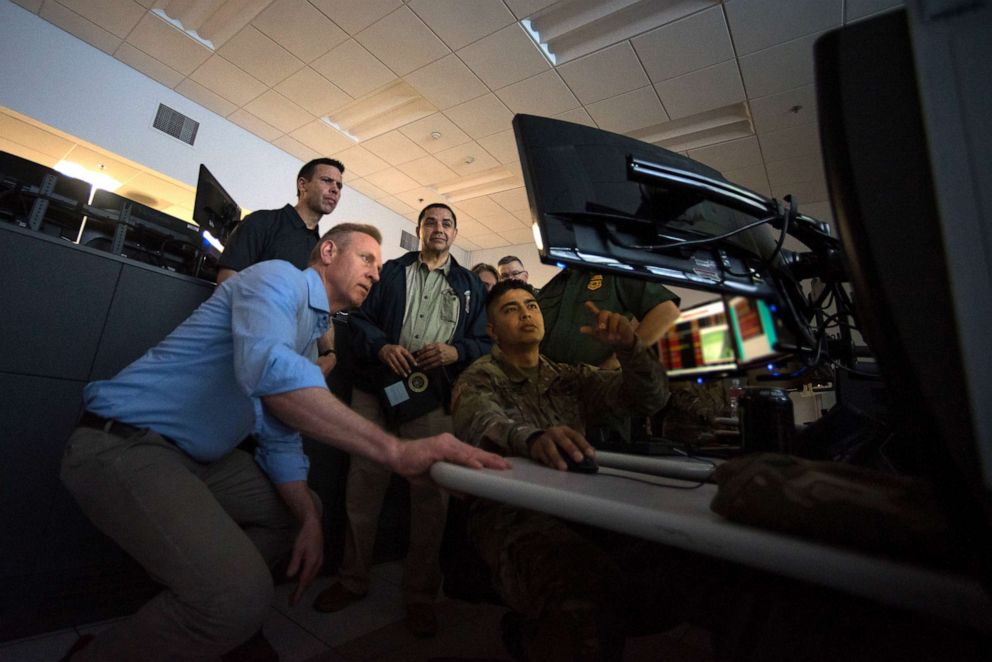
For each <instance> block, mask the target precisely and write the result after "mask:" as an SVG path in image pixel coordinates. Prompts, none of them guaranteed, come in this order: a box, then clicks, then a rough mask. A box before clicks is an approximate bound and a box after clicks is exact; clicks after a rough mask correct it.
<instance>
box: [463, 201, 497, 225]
mask: <svg viewBox="0 0 992 662" xmlns="http://www.w3.org/2000/svg"><path fill="white" fill-rule="evenodd" d="M458 208H459V209H461V210H463V211H464V212H465V213H466V214H468V215H470V216H471V217H472V218H474V219H477V220H478V219H481V218H482V217H484V216H500V215H502V214H505V213H506V210H505V209H503V208H502V207H500V206H499V205H498V204H496V203H495V202H493V201H492V200H490V199H489V197H488V196H481V197H478V198H470V199H468V200H462V201H461V202H459V203H458ZM487 227H488V226H487ZM490 229H492V228H490Z"/></svg>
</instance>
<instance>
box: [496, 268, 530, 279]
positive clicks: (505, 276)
mask: <svg viewBox="0 0 992 662" xmlns="http://www.w3.org/2000/svg"><path fill="white" fill-rule="evenodd" d="M526 275H527V271H526V270H524V269H521V270H520V271H509V272H507V273H505V274H500V276H499V279H500V280H510V279H511V278H518V279H519V278H520V277H521V276H526Z"/></svg>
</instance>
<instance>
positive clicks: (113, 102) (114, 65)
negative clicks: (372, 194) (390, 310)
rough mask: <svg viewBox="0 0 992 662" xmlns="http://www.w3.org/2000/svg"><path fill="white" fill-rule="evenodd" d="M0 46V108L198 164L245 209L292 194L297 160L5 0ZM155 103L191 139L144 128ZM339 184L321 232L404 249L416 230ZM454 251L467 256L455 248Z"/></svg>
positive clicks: (181, 170) (179, 171) (115, 146)
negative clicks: (342, 226) (402, 243)
mask: <svg viewBox="0 0 992 662" xmlns="http://www.w3.org/2000/svg"><path fill="white" fill-rule="evenodd" d="M0 44H2V46H0V50H2V55H0V105H3V106H6V107H7V108H10V109H12V110H15V111H17V112H19V113H22V114H24V115H28V116H29V117H33V118H34V119H36V120H38V121H40V122H44V123H45V124H48V125H50V126H53V127H55V128H57V129H60V130H62V131H64V132H66V133H68V134H70V135H73V136H76V137H78V138H81V139H82V140H85V141H88V142H91V143H94V144H96V145H99V146H100V147H102V148H104V149H107V150H109V151H111V152H114V153H117V154H119V155H121V156H123V157H125V158H127V159H130V160H132V161H136V162H138V163H141V164H143V165H145V166H147V167H148V168H151V169H152V170H156V171H158V172H160V173H162V174H164V175H167V176H169V177H171V178H173V179H176V180H179V181H181V182H185V183H187V184H189V185H191V186H195V185H196V178H197V174H198V171H199V165H200V163H204V164H206V165H207V167H208V168H209V169H210V171H211V172H212V173H213V174H214V175H215V176H216V177H217V179H218V180H219V181H220V182H221V184H222V185H223V186H224V188H225V189H227V191H228V192H229V193H230V194H231V196H232V197H233V198H234V199H235V200H237V202H238V203H239V204H240V205H241V206H242V207H244V208H246V209H252V210H254V209H268V208H274V207H281V206H282V205H284V204H285V203H287V202H292V201H294V197H293V191H294V184H293V182H294V179H295V177H296V173H297V172H298V171H299V169H300V166H301V165H302V162H301V161H300V160H299V159H297V158H296V157H294V156H292V155H290V154H287V153H286V152H283V151H282V150H280V149H278V148H276V147H274V146H273V145H271V144H269V143H267V142H265V141H263V140H261V139H260V138H258V137H256V136H255V135H253V134H251V133H250V132H248V131H246V130H244V129H242V128H241V127H240V126H238V125H236V124H234V123H233V122H229V121H228V120H226V119H224V118H223V117H221V116H219V115H216V114H215V113H213V112H212V111H210V110H207V109H206V108H203V107H202V106H200V105H198V104H196V103H194V102H192V101H190V100H189V99H187V98H186V97H184V96H182V95H180V94H178V93H177V92H174V91H173V90H170V89H169V88H167V87H165V86H164V85H161V84H160V83H158V82H157V81H154V80H152V79H151V78H148V77H147V76H145V75H144V74H141V73H139V72H138V71H136V70H134V69H132V68H131V67H129V66H127V65H126V64H124V63H123V62H120V61H118V60H116V59H114V58H113V57H111V56H110V55H107V54H106V53H104V52H102V51H100V50H99V49H97V48H94V47H93V46H90V45H89V44H87V43H85V42H83V41H81V40H79V39H77V38H76V37H74V36H72V35H70V34H68V33H66V32H63V31H62V30H60V29H59V28H57V27H55V26H54V25H52V24H51V23H48V22H47V21H45V20H43V19H41V18H39V17H38V16H36V15H35V14H32V13H30V12H28V11H25V10H24V9H23V8H21V7H19V6H17V5H15V4H13V3H12V2H10V1H9V0H0ZM159 103H164V104H166V105H167V106H169V107H171V108H174V109H175V110H178V111H179V112H181V113H183V114H184V115H188V116H190V117H192V118H193V119H195V120H196V121H198V122H200V128H199V131H198V133H197V137H196V145H195V146H189V145H186V144H185V143H182V142H180V141H178V140H176V139H174V138H172V137H170V136H168V135H166V134H164V133H162V132H161V131H158V130H156V129H153V128H152V127H151V124H152V120H153V119H154V117H155V112H156V110H157V108H158V105H159ZM329 156H334V155H333V154H330V155H329ZM347 166H348V164H347V163H345V168H346V169H347ZM347 183H348V175H347V172H346V173H345V186H346V190H345V194H344V195H343V196H342V199H341V203H340V204H339V205H338V208H337V210H336V211H335V212H334V214H332V215H331V216H329V217H325V218H324V220H323V222H322V223H321V229H323V230H326V229H327V228H328V227H330V226H331V225H334V224H336V223H341V222H344V221H356V222H363V223H372V224H374V225H376V226H377V227H378V228H379V229H380V230H381V231H382V234H383V258H385V259H388V258H391V257H396V256H398V255H400V254H402V253H403V250H402V249H401V248H400V247H399V240H400V231H401V230H406V231H408V232H411V233H415V232H416V225H415V224H414V223H412V222H411V221H409V220H408V219H406V218H404V217H402V216H400V215H399V214H397V213H395V212H393V211H391V210H389V209H387V208H386V207H383V206H382V205H380V204H378V203H377V202H375V201H373V200H371V199H369V198H367V197H365V196H364V195H362V194H361V193H359V192H358V191H355V190H351V189H347ZM453 253H454V254H455V257H456V259H458V260H460V261H462V262H466V261H468V259H467V253H466V252H465V251H463V250H461V249H460V248H455V249H454V250H453Z"/></svg>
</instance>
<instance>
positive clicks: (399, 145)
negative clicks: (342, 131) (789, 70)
mask: <svg viewBox="0 0 992 662" xmlns="http://www.w3.org/2000/svg"><path fill="white" fill-rule="evenodd" d="M362 147H364V148H365V149H367V150H368V151H370V152H372V153H373V154H375V155H376V156H378V157H379V158H381V159H385V160H386V161H388V162H389V163H391V164H392V165H398V164H400V163H406V162H407V161H412V160H414V159H419V158H421V157H424V156H427V152H425V151H424V150H423V149H421V148H420V146H418V145H417V143H415V142H413V141H412V140H410V139H409V138H407V137H406V136H405V135H403V134H402V133H400V132H399V131H390V132H388V133H384V134H382V135H381V136H376V137H375V138H370V139H369V140H365V141H363V142H362Z"/></svg>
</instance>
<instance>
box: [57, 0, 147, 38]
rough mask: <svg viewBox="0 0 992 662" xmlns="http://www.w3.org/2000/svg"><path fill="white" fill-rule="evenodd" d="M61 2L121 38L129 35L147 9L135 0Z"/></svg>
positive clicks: (71, 0) (74, 0)
mask: <svg viewBox="0 0 992 662" xmlns="http://www.w3.org/2000/svg"><path fill="white" fill-rule="evenodd" d="M59 3H60V4H62V5H65V6H66V7H68V8H69V9H71V10H72V11H74V12H75V13H77V14H79V15H80V16H82V17H84V18H86V19H89V20H90V21H92V22H93V23H94V24H96V25H99V26H100V27H101V28H103V29H104V30H107V31H108V32H110V33H112V34H114V35H115V36H117V37H120V38H121V39H123V38H125V37H127V35H128V33H129V32H131V30H133V29H134V26H135V25H137V24H138V21H140V20H141V17H142V16H144V14H145V11H146V10H145V8H144V7H142V6H141V5H139V4H138V3H136V2H134V1H133V0H59Z"/></svg>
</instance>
